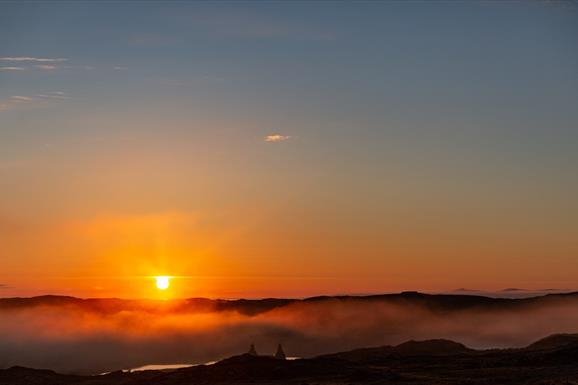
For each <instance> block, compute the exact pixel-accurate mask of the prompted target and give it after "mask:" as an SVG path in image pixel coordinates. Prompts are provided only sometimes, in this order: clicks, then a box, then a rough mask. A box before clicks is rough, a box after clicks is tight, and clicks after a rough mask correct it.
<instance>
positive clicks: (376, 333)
mask: <svg viewBox="0 0 578 385" xmlns="http://www.w3.org/2000/svg"><path fill="white" fill-rule="evenodd" d="M576 304H577V300H576V299H575V298H573V297H571V298H567V299H564V300H562V299H561V300H557V301H544V303H542V302H533V303H528V304H526V305H524V306H504V307H500V308H492V307H489V308H488V307H474V308H471V309H469V310H464V309H455V310H451V309H450V310H443V311H442V310H440V309H439V308H433V307H431V306H428V305H427V304H423V303H421V304H419V303H418V304H416V303H412V302H411V301H409V302H402V303H390V302H384V301H364V300H347V301H344V300H339V299H333V298H328V299H324V300H318V301H312V302H293V303H289V304H288V305H285V306H280V307H277V308H273V309H271V310H264V311H261V312H257V314H252V315H251V314H247V313H246V312H240V311H236V310H227V311H218V310H210V309H204V310H201V309H194V308H186V307H185V308H183V307H175V308H171V307H167V308H163V309H161V310H158V311H155V310H154V309H151V307H150V306H149V305H147V306H144V305H143V306H135V305H134V304H133V305H131V306H125V307H122V306H120V307H119V306H118V305H117V306H115V307H114V309H112V308H111V309H110V310H106V308H104V310H103V308H102V307H101V308H98V309H97V308H91V307H86V306H79V305H75V304H59V305H54V304H53V305H50V306H48V305H40V306H33V307H21V308H2V309H0V367H2V368H6V367H10V366H14V365H21V366H27V367H34V368H49V369H54V370H57V371H60V372H66V373H101V372H106V371H112V370H118V369H126V368H132V367H138V366H142V365H146V364H174V363H191V364H194V363H203V362H208V361H212V360H217V359H221V358H225V357H228V356H231V355H236V354H240V353H244V352H245V351H247V349H248V346H249V344H251V343H254V344H255V345H256V347H257V350H258V352H259V353H260V354H273V353H274V350H275V347H276V346H277V343H283V345H284V347H285V351H286V352H287V354H288V355H291V356H300V357H310V356H314V355H318V354H323V353H332V352H336V351H343V350H348V349H353V348H359V347H369V346H380V345H389V344H398V343H401V342H404V341H407V340H409V339H417V340H422V339H431V338H446V339H451V340H454V341H458V342H462V343H464V344H466V345H467V346H469V347H472V348H490V347H522V346H525V345H528V344H529V343H531V342H533V341H535V340H537V339H539V338H542V337H544V336H546V335H549V334H554V333H564V332H566V333H575V332H578V307H577V306H576Z"/></svg>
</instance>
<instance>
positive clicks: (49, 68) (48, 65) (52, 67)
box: [34, 64, 58, 70]
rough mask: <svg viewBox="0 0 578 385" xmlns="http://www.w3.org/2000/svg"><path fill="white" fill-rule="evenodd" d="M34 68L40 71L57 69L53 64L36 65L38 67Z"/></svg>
mask: <svg viewBox="0 0 578 385" xmlns="http://www.w3.org/2000/svg"><path fill="white" fill-rule="evenodd" d="M34 67H36V68H38V69H41V70H55V69H57V68H58V66H55V65H53V64H38V65H35V66H34Z"/></svg>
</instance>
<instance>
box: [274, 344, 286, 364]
mask: <svg viewBox="0 0 578 385" xmlns="http://www.w3.org/2000/svg"><path fill="white" fill-rule="evenodd" d="M275 358H276V359H278V360H285V359H287V356H286V355H285V352H284V351H283V346H281V344H279V345H278V346H277V353H275Z"/></svg>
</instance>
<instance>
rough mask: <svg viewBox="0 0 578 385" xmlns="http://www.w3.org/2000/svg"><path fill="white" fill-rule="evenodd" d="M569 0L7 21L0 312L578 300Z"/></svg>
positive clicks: (181, 5) (92, 10)
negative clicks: (547, 294) (296, 302)
mask: <svg viewBox="0 0 578 385" xmlns="http://www.w3.org/2000/svg"><path fill="white" fill-rule="evenodd" d="M577 43H578V5H577V4H576V3H575V2H557V1H528V2H481V1H480V2H474V1H472V2H466V1H463V2H458V1H447V2H430V1H427V2H426V1H424V2H420V1H411V2H402V1H399V2H331V1H322V2H299V1H295V2H279V1H277V2H274V1H270V2H264V1H255V2H242V1H234V2H225V1H221V2H185V1H125V2H122V1H118V2H112V1H100V2H87V1H76V2H72V1H60V2H55V1H42V2H40V1H37V2H35V1H29V2H22V1H2V2H1V3H0V198H1V199H0V297H9V296H31V295H40V294H64V295H74V296H81V297H125V298H141V297H155V296H159V295H160V294H159V291H158V290H156V289H155V287H154V280H152V278H151V277H153V276H159V275H167V276H172V277H174V278H173V279H172V280H171V288H170V290H168V291H166V292H163V294H162V295H163V296H173V297H185V296H186V297H203V296H205V297H221V298H238V297H252V298H254V297H303V296H311V295H319V294H345V293H348V294H363V293H378V292H395V291H401V290H421V291H445V290H452V289H455V288H468V289H478V290H497V289H501V288H506V287H520V288H527V289H532V290H537V289H546V288H548V289H552V288H557V289H578V279H577V277H578V236H577V233H578V200H577V199H576V196H577V195H578V173H577V171H576V165H577V164H578V108H577V105H578V76H577V75H578V49H577Z"/></svg>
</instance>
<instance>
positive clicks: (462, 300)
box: [0, 292, 578, 316]
mask: <svg viewBox="0 0 578 385" xmlns="http://www.w3.org/2000/svg"><path fill="white" fill-rule="evenodd" d="M325 301H342V302H365V303H372V302H382V303H390V304H416V305H421V306H424V307H425V308H427V309H430V310H432V311H459V310H470V309H473V308H483V309H487V310H492V309H504V308H521V307H525V306H534V305H540V304H552V303H561V302H571V303H574V302H576V304H578V292H571V293H555V294H554V293H553V294H546V295H541V296H537V297H530V298H492V297H486V296H482V295H463V294H424V293H419V292H402V293H398V294H376V295H366V296H347V295H343V296H317V297H310V298H305V299H289V298H265V299H236V300H224V299H208V298H188V299H174V300H169V301H164V300H150V299H145V300H139V299H118V298H89V299H81V298H76V297H68V296H54V295H46V296H38V297H29V298H20V297H14V298H0V311H2V310H11V309H24V308H30V307H38V306H75V307H78V308H82V309H83V310H88V311H94V312H99V313H114V312H118V311H121V310H141V311H148V312H153V313H156V312H166V311H174V312H214V311H217V312H219V311H237V312H239V313H241V314H244V315H249V316H251V315H257V314H260V313H263V312H267V311H270V310H273V309H276V308H281V307H284V306H288V305H292V304H296V303H313V302H325Z"/></svg>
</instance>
